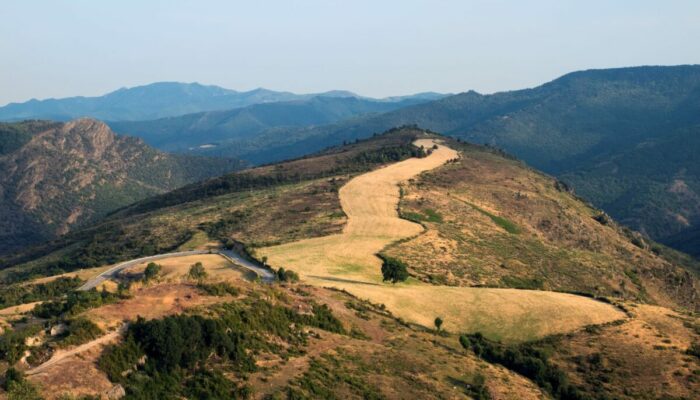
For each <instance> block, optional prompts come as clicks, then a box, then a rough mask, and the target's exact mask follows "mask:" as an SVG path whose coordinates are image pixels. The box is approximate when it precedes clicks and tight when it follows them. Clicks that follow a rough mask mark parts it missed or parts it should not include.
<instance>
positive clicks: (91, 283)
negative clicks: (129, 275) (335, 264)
mask: <svg viewBox="0 0 700 400" xmlns="http://www.w3.org/2000/svg"><path fill="white" fill-rule="evenodd" d="M197 254H218V255H220V256H222V257H224V258H226V259H227V260H229V261H230V262H232V263H233V264H236V265H240V266H241V267H243V268H246V269H249V270H251V271H253V272H254V273H255V274H256V275H258V276H259V277H260V279H262V280H263V281H264V282H272V281H274V280H275V274H273V273H272V271H270V270H268V269H266V268H264V267H261V266H259V265H257V264H256V263H254V262H252V261H249V260H247V259H245V258H243V257H242V256H241V255H240V254H238V253H236V252H235V251H233V250H217V251H210V250H190V251H178V252H174V253H164V254H158V255H155V256H148V257H141V258H135V259H133V260H129V261H124V262H122V263H119V264H117V265H115V266H114V267H112V268H110V269H108V270H106V271H104V272H102V273H101V274H99V275H97V276H95V277H94V278H91V279H89V280H88V281H87V282H85V284H84V285H83V286H81V287H79V288H78V290H90V289H93V288H95V287H97V286H98V285H99V284H101V283H102V282H104V281H106V280H108V279H112V278H114V277H116V276H117V275H118V274H119V273H120V272H121V271H123V270H125V269H126V268H129V267H132V266H134V265H137V264H141V263H144V262H150V261H156V260H162V259H164V258H170V257H183V256H191V255H197Z"/></svg>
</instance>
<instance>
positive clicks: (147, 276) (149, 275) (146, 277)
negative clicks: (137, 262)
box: [143, 262, 161, 283]
mask: <svg viewBox="0 0 700 400" xmlns="http://www.w3.org/2000/svg"><path fill="white" fill-rule="evenodd" d="M160 270H161V266H160V265H158V264H156V263H154V262H149V263H148V265H146V269H145V270H144V271H143V281H144V283H145V282H148V281H150V280H151V279H153V278H155V277H156V276H157V275H158V274H159V273H160Z"/></svg>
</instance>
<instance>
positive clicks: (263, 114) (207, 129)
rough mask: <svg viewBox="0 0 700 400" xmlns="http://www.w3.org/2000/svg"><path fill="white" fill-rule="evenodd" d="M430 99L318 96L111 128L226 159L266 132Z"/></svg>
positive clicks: (173, 148) (174, 148)
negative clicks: (382, 99) (241, 146)
mask: <svg viewBox="0 0 700 400" xmlns="http://www.w3.org/2000/svg"><path fill="white" fill-rule="evenodd" d="M429 98H430V97H429ZM427 101H428V98H424V97H420V96H419V97H417V98H413V97H410V96H409V97H407V98H404V99H397V100H395V101H378V100H372V99H363V98H358V97H330V96H316V97H313V98H311V99H308V100H296V101H287V102H276V103H266V104H256V105H252V106H248V107H242V108H236V109H233V110H226V111H211V112H203V113H195V114H187V115H182V116H176V117H170V118H162V119H157V120H151V121H121V122H109V123H108V124H109V125H110V127H111V128H112V129H114V130H115V131H116V132H118V133H123V134H127V135H133V136H138V137H140V138H142V139H144V140H145V141H146V142H147V143H148V144H150V145H152V146H155V147H157V148H159V149H161V150H166V151H180V152H182V151H188V150H189V151H193V152H195V153H201V154H207V155H212V154H215V155H219V156H226V155H229V154H235V153H236V152H238V150H237V149H236V145H237V144H238V143H240V142H245V141H250V140H253V141H254V140H255V139H256V138H257V137H258V136H260V135H264V134H265V132H270V131H282V130H284V129H290V128H298V127H313V126H318V125H326V124H331V123H334V122H338V121H342V120H346V119H352V118H354V117H358V116H362V115H369V114H379V113H383V112H387V111H393V110H396V109H399V108H402V107H406V106H409V105H413V104H417V103H423V102H427Z"/></svg>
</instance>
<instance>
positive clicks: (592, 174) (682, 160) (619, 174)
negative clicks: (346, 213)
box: [236, 66, 700, 254]
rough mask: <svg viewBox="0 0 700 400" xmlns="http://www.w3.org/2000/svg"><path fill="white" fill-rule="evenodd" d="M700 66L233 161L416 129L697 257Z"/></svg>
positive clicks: (363, 123) (306, 140) (477, 105)
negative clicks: (692, 236) (495, 156)
mask: <svg viewBox="0 0 700 400" xmlns="http://www.w3.org/2000/svg"><path fill="white" fill-rule="evenodd" d="M698 110H700V66H676V67H635V68H621V69H609V70H590V71H580V72H574V73H571V74H568V75H565V76H563V77H561V78H559V79H556V80H554V81H552V82H549V83H546V84H544V85H542V86H538V87H536V88H533V89H525V90H518V91H513V92H503V93H496V94H492V95H482V94H479V93H476V92H468V93H462V94H458V95H455V96H451V97H447V98H444V99H440V100H437V101H434V102H430V103H426V104H420V105H415V106H411V107H407V108H403V109H399V110H396V111H393V112H388V113H385V114H382V115H379V116H372V117H365V118H359V119H356V120H353V121H343V122H340V123H337V124H332V125H327V126H322V127H312V128H308V127H307V128H299V129H291V130H289V129H288V130H281V131H275V132H267V133H265V134H264V135H261V136H259V137H256V138H255V139H254V140H250V141H249V142H248V143H241V144H240V145H239V146H238V148H239V151H238V153H236V155H237V156H240V157H242V158H244V159H246V160H248V161H251V162H254V163H259V162H269V161H272V160H280V159H284V158H287V157H297V156H300V155H303V154H308V152H311V151H315V150H318V149H320V148H323V147H326V146H330V145H335V144H339V143H342V142H343V141H352V140H355V139H356V138H364V137H368V136H370V135H371V134H372V133H374V132H381V131H383V130H385V129H388V128H390V127H392V126H398V125H405V124H418V125H419V126H421V127H423V128H427V129H431V130H434V131H438V132H443V133H445V134H448V135H451V136H455V137H459V138H462V139H464V140H467V141H470V142H472V143H488V144H491V145H493V146H497V147H500V148H503V149H505V150H506V151H508V152H509V153H511V154H514V155H515V156H517V157H518V158H520V159H522V160H524V161H526V162H527V163H528V164H530V165H532V166H534V167H536V168H539V169H541V170H544V171H545V172H548V173H550V174H553V175H556V176H558V177H560V178H561V179H563V180H565V181H567V182H569V183H571V184H572V185H573V187H574V188H575V189H576V191H577V193H579V194H580V195H581V196H582V197H584V198H586V199H587V200H589V201H591V202H593V203H594V204H595V205H596V206H598V207H601V208H603V209H604V210H606V211H607V212H608V213H610V214H611V215H612V216H613V217H615V218H616V219H617V220H619V221H620V222H622V223H624V224H626V225H628V226H630V227H632V228H633V229H635V230H639V231H641V232H643V233H645V234H648V235H650V236H651V237H652V238H654V239H656V240H659V241H662V242H663V241H666V242H668V243H669V244H673V245H674V246H679V248H683V249H686V250H688V251H691V252H692V253H695V254H697V251H698V249H697V247H695V246H689V245H684V244H683V240H682V239H681V238H682V236H683V232H686V231H687V232H692V231H693V229H694V228H695V227H697V225H698V223H700V208H699V207H700V206H699V204H700V202H699V201H698V199H699V198H700V197H698V196H699V195H698V193H700V174H699V173H698V172H699V171H698V170H697V168H696V167H697V162H695V160H694V158H693V157H694V154H696V153H698V151H700V147H698V146H700V142H698V140H697V137H698V135H697V133H698V126H699V125H700V113H698Z"/></svg>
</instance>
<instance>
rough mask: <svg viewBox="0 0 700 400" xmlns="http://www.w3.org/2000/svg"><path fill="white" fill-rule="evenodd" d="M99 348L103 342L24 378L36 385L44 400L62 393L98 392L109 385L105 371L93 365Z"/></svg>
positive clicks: (101, 347)
mask: <svg viewBox="0 0 700 400" xmlns="http://www.w3.org/2000/svg"><path fill="white" fill-rule="evenodd" d="M103 348H104V346H96V347H94V348H91V349H89V350H87V351H85V352H82V353H80V354H79V355H77V356H73V357H70V358H69V359H66V360H65V361H62V362H60V363H57V364H55V365H52V366H51V367H49V368H47V369H46V370H44V371H42V372H41V373H38V374H36V375H31V376H29V377H28V378H27V379H28V380H29V381H30V382H32V383H34V384H35V385H37V387H38V388H39V391H40V393H41V396H42V397H43V398H44V399H46V400H53V399H59V398H61V396H63V395H64V394H70V395H71V396H75V397H80V396H99V395H100V394H103V393H105V392H106V391H107V390H109V389H110V388H111V387H112V385H113V384H112V383H111V382H110V381H109V379H107V375H105V374H104V373H103V372H102V371H100V370H98V369H97V368H96V364H97V360H98V359H99V357H100V354H101V353H102V350H103ZM67 372H69V373H67Z"/></svg>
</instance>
